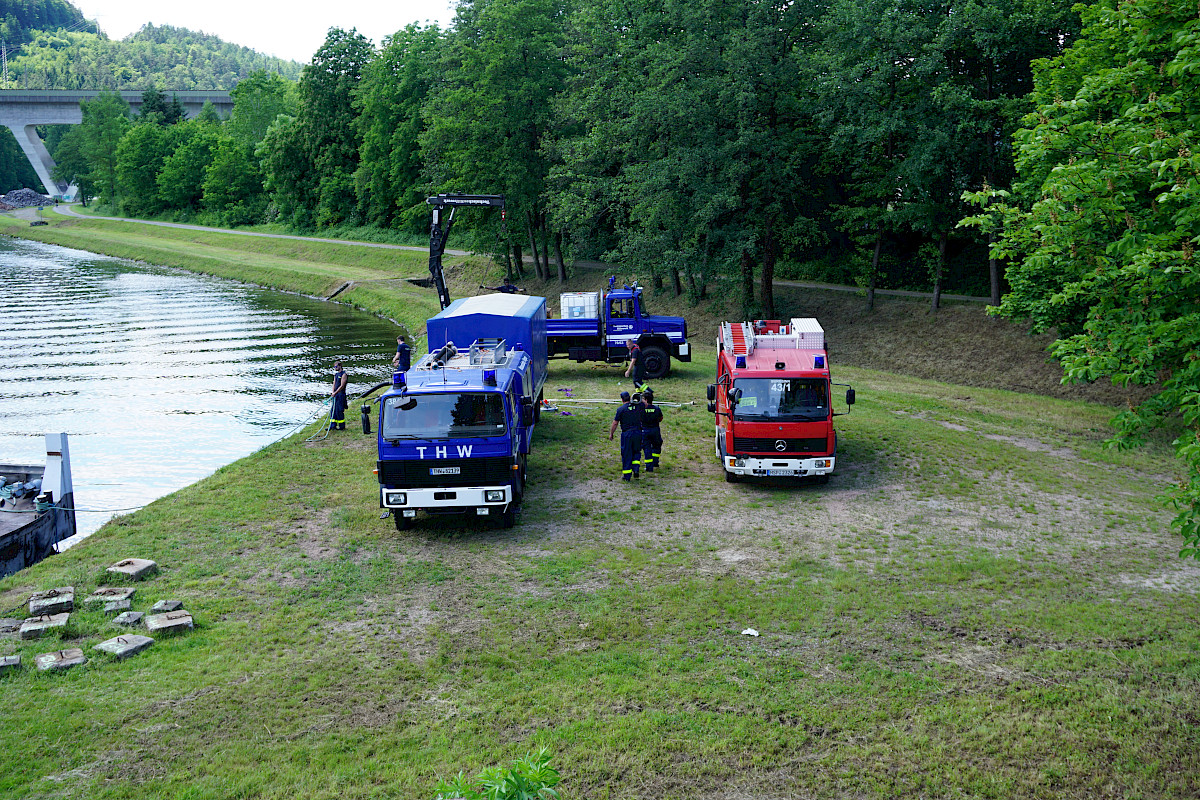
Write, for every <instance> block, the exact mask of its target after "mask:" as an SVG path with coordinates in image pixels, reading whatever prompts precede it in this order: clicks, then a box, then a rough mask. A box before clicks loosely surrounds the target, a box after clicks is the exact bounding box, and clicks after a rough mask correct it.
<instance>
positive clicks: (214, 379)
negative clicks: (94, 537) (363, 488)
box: [0, 239, 402, 543]
mask: <svg viewBox="0 0 1200 800" xmlns="http://www.w3.org/2000/svg"><path fill="white" fill-rule="evenodd" d="M0 291H2V296H0V462H10V463H11V462H17V463H31V464H41V463H44V461H45V457H46V453H45V438H44V434H46V433H58V432H66V433H67V434H69V446H70V450H71V467H72V473H73V477H74V484H75V505H76V507H77V508H79V509H83V510H82V511H81V512H80V513H78V514H77V515H76V518H77V522H78V525H79V535H77V536H76V537H74V539H73V540H69V543H74V541H77V540H78V539H80V538H82V537H84V536H86V535H88V534H91V533H93V532H95V530H96V529H97V528H99V527H100V526H101V525H102V524H104V522H106V521H107V520H108V519H110V518H111V517H112V516H113V515H114V514H117V513H124V512H126V511H128V510H132V509H135V508H138V507H140V506H143V505H145V504H147V503H149V502H150V501H152V500H155V499H157V498H159V497H162V496H163V495H166V494H169V493H170V492H172V491H175V490H176V489H179V488H182V487H184V486H187V485H188V484H191V483H194V482H195V481H197V480H199V479H201V478H203V477H205V476H206V475H209V474H211V473H212V472H213V471H214V470H216V469H217V468H219V467H221V466H223V465H225V464H228V463H231V462H233V461H236V460H237V459H239V458H241V457H243V456H245V455H248V454H250V453H252V452H254V451H255V450H258V449H259V448H261V447H263V446H264V445H267V444H269V443H271V442H273V441H276V440H278V439H280V438H282V437H283V436H285V435H287V434H289V433H291V432H293V431H295V430H297V428H298V426H300V425H301V424H302V423H304V422H305V421H306V420H312V419H315V418H316V415H320V414H323V413H324V410H325V409H326V408H327V406H326V404H325V401H326V399H327V398H328V395H329V391H330V389H331V388H332V385H333V362H334V360H335V359H337V358H341V359H342V360H343V363H344V364H345V366H346V370H347V373H348V375H349V381H350V395H351V397H353V395H354V394H356V393H358V392H361V391H364V390H365V389H367V388H369V387H370V386H372V385H374V384H376V383H378V382H379V381H382V380H386V379H387V377H388V375H389V374H390V371H391V358H392V355H393V354H394V353H395V345H396V336H397V335H398V334H399V333H400V332H401V331H402V329H401V328H398V327H396V326H395V325H393V324H391V323H389V322H387V321H385V320H380V319H377V318H375V317H372V316H370V315H368V314H364V313H362V312H357V311H353V310H351V309H349V308H347V307H346V306H343V305H339V304H335V303H326V302H321V301H319V300H312V299H309V298H305V297H299V296H295V295H289V294H284V293H281V292H273V291H269V290H266V289H259V288H255V287H251V286H245V285H242V284H239V283H236V282H233V281H227V280H222V279H218V278H208V277H204V276H196V275H191V274H189V273H184V272H178V271H174V270H168V269H160V268H155V267H150V266H144V265H140V264H134V263H132V262H129V261H125V260H122V259H115V258H109V257H107V256H99V255H96V254H93V253H87V252H83V251H80V250H71V249H67V248H63V247H56V246H54V245H44V244H40V243H37V242H27V241H23V240H19V239H0ZM357 408H358V406H357V405H355V404H354V403H353V402H352V403H351V408H350V412H349V413H348V414H347V420H346V422H347V425H346V427H347V433H349V431H350V430H352V429H356V430H357V433H356V434H350V435H358V436H361V435H362V428H361V423H360V418H359V414H358V412H357ZM343 435H346V434H343Z"/></svg>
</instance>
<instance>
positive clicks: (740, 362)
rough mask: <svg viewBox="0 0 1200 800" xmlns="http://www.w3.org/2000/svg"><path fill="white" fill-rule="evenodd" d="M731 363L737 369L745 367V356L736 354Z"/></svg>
mask: <svg viewBox="0 0 1200 800" xmlns="http://www.w3.org/2000/svg"><path fill="white" fill-rule="evenodd" d="M733 365H734V366H735V367H737V368H738V369H745V368H746V357H745V356H738V357H737V358H735V359H734V360H733Z"/></svg>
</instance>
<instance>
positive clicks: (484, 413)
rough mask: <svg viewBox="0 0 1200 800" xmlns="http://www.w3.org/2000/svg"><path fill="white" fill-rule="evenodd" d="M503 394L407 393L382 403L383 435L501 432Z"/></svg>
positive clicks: (413, 436)
mask: <svg viewBox="0 0 1200 800" xmlns="http://www.w3.org/2000/svg"><path fill="white" fill-rule="evenodd" d="M506 429H507V423H506V422H505V420H504V398H503V396H502V395H500V394H498V393H484V392H463V393H461V394H459V393H455V394H410V395H407V396H404V397H389V398H388V399H387V400H386V401H385V403H384V407H383V424H382V426H381V428H380V435H381V436H383V438H384V439H459V438H465V437H484V436H503V435H504V432H505V430H506Z"/></svg>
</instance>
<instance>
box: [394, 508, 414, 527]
mask: <svg viewBox="0 0 1200 800" xmlns="http://www.w3.org/2000/svg"><path fill="white" fill-rule="evenodd" d="M392 519H394V520H395V521H396V530H398V531H406V530H408V529H409V528H411V527H412V520H411V519H409V518H408V517H406V516H404V515H403V514H401V513H400V512H399V511H396V512H393V514H392Z"/></svg>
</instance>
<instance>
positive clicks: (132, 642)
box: [92, 633, 154, 658]
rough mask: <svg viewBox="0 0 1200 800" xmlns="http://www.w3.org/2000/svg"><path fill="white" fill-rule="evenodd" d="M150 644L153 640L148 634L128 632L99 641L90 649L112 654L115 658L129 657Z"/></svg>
mask: <svg viewBox="0 0 1200 800" xmlns="http://www.w3.org/2000/svg"><path fill="white" fill-rule="evenodd" d="M152 644H154V640H153V639H151V638H150V637H149V636H141V635H139V634H136V633H129V634H126V635H124V636H114V637H113V638H112V639H109V640H108V641H106V642H101V643H100V644H98V645H96V646H95V647H93V648H92V649H93V650H99V651H100V652H102V653H108V654H110V655H114V656H116V657H117V658H129V657H130V656H132V655H136V654H138V653H140V652H142V651H143V650H145V649H146V648H147V647H149V646H150V645H152Z"/></svg>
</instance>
